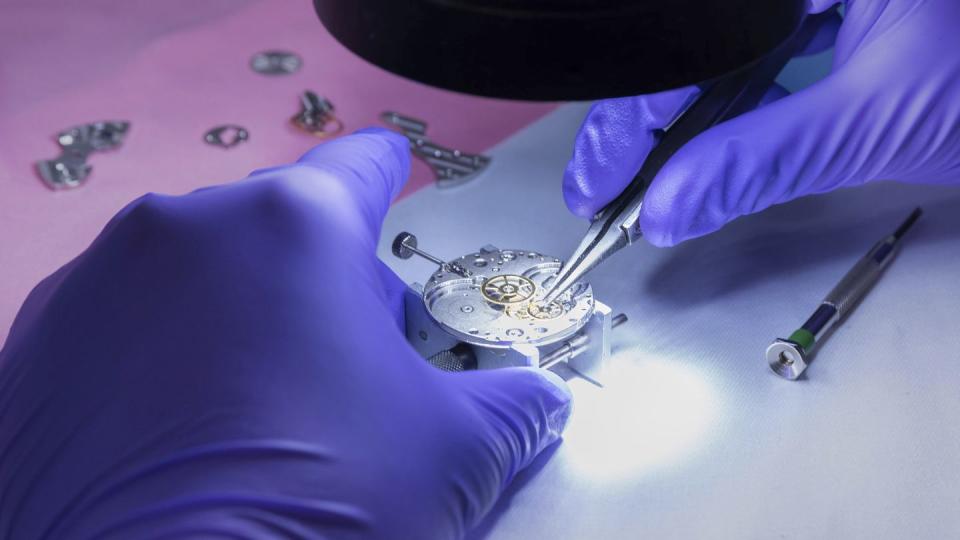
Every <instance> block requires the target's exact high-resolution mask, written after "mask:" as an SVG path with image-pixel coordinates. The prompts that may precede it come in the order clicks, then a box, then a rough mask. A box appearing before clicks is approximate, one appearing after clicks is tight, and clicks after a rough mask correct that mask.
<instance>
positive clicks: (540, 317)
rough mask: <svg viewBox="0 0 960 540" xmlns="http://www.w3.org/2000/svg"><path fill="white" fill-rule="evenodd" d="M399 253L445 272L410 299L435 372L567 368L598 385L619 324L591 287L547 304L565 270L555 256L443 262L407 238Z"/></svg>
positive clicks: (414, 335) (484, 251) (398, 242)
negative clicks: (550, 286)
mask: <svg viewBox="0 0 960 540" xmlns="http://www.w3.org/2000/svg"><path fill="white" fill-rule="evenodd" d="M392 251H393V253H394V255H396V256H397V257H399V258H402V259H408V258H410V257H412V256H413V255H419V256H421V257H423V258H425V259H427V260H429V261H431V262H433V263H434V264H436V265H437V266H438V268H437V270H436V271H435V272H433V274H431V275H430V277H429V278H428V280H427V281H426V285H420V284H419V283H414V284H413V285H411V286H410V287H409V288H408V290H407V293H406V296H405V298H404V300H405V312H406V319H405V320H406V325H407V329H406V330H407V338H408V340H409V341H410V342H411V343H412V344H413V346H414V348H415V349H417V351H418V352H419V353H420V354H421V355H422V356H423V357H424V358H426V359H428V360H429V361H430V362H431V363H432V364H434V365H435V366H437V367H439V368H441V369H445V370H448V371H460V370H463V369H489V368H496V367H507V366H541V367H544V368H549V367H552V366H554V365H556V364H558V363H561V362H565V363H566V364H567V365H568V366H569V367H570V368H571V369H573V370H574V371H576V372H577V373H579V374H582V375H584V376H585V377H587V378H589V379H591V380H596V379H597V378H598V376H599V372H600V369H601V367H602V364H603V362H604V361H605V360H606V358H607V357H608V356H609V352H610V344H609V333H610V330H611V329H612V326H611V325H612V322H613V319H614V318H613V317H612V316H611V311H610V308H608V307H607V306H605V305H604V304H602V303H601V302H598V301H596V300H595V299H594V297H593V290H592V288H591V287H590V285H589V284H586V283H581V284H578V285H577V286H575V287H571V288H570V289H568V291H566V292H565V293H564V294H563V295H561V296H560V297H559V298H558V299H556V300H555V301H554V302H551V303H549V304H544V303H542V299H543V296H544V294H545V293H546V290H547V286H546V285H545V283H547V284H548V283H549V281H550V280H551V279H552V278H553V277H554V276H555V275H556V273H557V271H558V270H559V269H560V261H559V260H558V259H556V258H555V257H551V256H548V255H544V254H541V253H537V252H535V251H526V250H511V249H498V248H496V247H493V246H485V247H483V248H481V249H480V250H479V251H476V252H472V253H468V254H466V255H463V256H462V257H458V258H456V259H453V260H451V261H444V260H443V259H441V258H439V257H436V256H434V255H431V254H429V253H426V252H424V251H423V250H421V249H420V248H419V247H418V246H417V240H416V237H415V236H414V235H412V234H410V233H406V232H404V233H400V234H399V235H398V236H397V237H396V239H395V240H394V242H393V246H392ZM621 319H622V320H621ZM623 320H626V317H625V316H622V317H621V318H620V319H618V321H620V322H622V321H623Z"/></svg>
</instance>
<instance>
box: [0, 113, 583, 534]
mask: <svg viewBox="0 0 960 540" xmlns="http://www.w3.org/2000/svg"><path fill="white" fill-rule="evenodd" d="M409 159H410V158H409V151H408V146H407V141H406V139H404V138H403V137H401V136H399V135H396V134H391V133H389V132H385V131H383V130H366V131H363V132H360V133H358V134H355V135H352V136H349V137H345V138H342V139H340V140H337V141H334V142H330V143H327V144H324V145H321V146H318V147H317V148H315V149H313V150H312V151H311V152H309V153H308V154H306V155H305V156H304V157H303V158H301V159H300V161H299V162H297V163H296V164H293V165H287V166H282V167H277V168H273V169H267V170H262V171H258V172H255V173H253V174H252V175H251V176H250V177H249V178H248V179H246V180H243V181H240V182H237V183H234V184H230V185H224V186H219V187H212V188H207V189H203V190H199V191H197V192H194V193H192V194H189V195H185V196H179V197H172V196H161V195H147V196H145V197H143V198H141V199H139V200H137V201H134V202H133V203H132V204H130V205H129V206H127V207H126V208H125V209H123V210H122V211H121V212H120V213H119V214H118V215H117V216H116V217H115V218H114V219H113V220H112V221H111V222H110V223H109V224H108V225H107V227H106V228H105V229H104V231H103V232H102V233H101V234H100V236H99V237H98V238H97V239H96V240H95V241H94V242H93V244H92V245H91V246H90V248H89V249H87V250H86V251H85V252H84V253H83V254H81V255H80V256H79V257H77V258H76V259H75V260H73V261H72V262H70V263H69V264H67V265H66V266H65V267H63V268H62V269H60V270H59V271H58V272H56V273H55V274H53V275H52V276H50V277H49V278H47V279H46V280H45V281H43V282H42V283H41V284H40V285H39V286H38V287H37V288H36V289H35V290H34V291H33V292H32V293H31V294H30V296H29V298H28V299H27V301H26V303H25V304H24V307H23V308H22V310H21V312H20V314H19V316H18V318H17V320H16V322H15V324H14V326H13V329H12V331H11V334H10V337H9V339H8V341H7V343H6V345H5V347H4V349H3V350H2V352H0V363H2V364H3V368H2V372H0V536H2V537H3V538H7V539H10V540H16V539H28V538H29V539H37V538H57V539H72V538H105V539H109V538H194V537H204V538H208V537H218V538H219V537H224V538H226V537H230V538H258V539H259V538H272V537H277V538H361V537H362V538H372V537H375V538H403V539H411V538H416V539H421V538H422V539H427V538H454V537H458V536H461V535H462V534H463V533H464V530H465V529H466V528H468V527H470V526H471V525H473V524H475V523H476V522H477V521H478V520H479V519H480V518H481V517H482V516H483V515H484V514H485V513H486V512H487V511H488V510H489V509H490V508H491V506H492V505H493V503H494V501H495V500H496V499H497V497H498V496H499V494H500V493H501V491H502V490H503V488H504V486H506V485H507V484H508V483H509V482H510V481H511V479H512V478H513V477H514V475H515V474H516V473H517V472H518V471H519V470H520V469H522V468H523V467H525V466H526V465H527V464H528V463H530V461H531V460H532V459H533V458H534V457H535V456H536V455H537V453H538V452H540V451H541V450H542V449H543V448H544V447H546V446H547V445H550V444H551V443H553V442H555V441H556V440H557V439H558V437H559V434H560V431H561V430H562V428H563V426H564V423H565V422H566V420H567V417H568V415H569V412H570V395H569V393H568V391H567V390H566V387H565V386H564V384H563V382H562V381H560V380H559V378H557V377H556V376H554V375H553V374H547V373H545V372H541V371H539V370H533V369H507V370H498V371H484V372H472V373H459V374H450V373H444V372H441V371H438V370H436V369H435V368H433V367H432V366H430V365H429V364H427V363H426V362H425V361H424V360H423V359H422V358H420V357H419V356H417V354H416V353H415V352H414V351H413V349H412V348H411V347H410V346H409V345H408V344H407V342H406V341H405V339H404V335H403V333H402V331H401V325H402V315H401V313H402V311H401V305H400V302H401V296H400V295H401V293H402V291H403V287H404V285H403V283H401V282H400V281H399V279H398V278H397V277H396V275H394V274H393V273H392V272H390V271H389V270H388V269H387V268H386V267H385V266H384V265H383V264H382V263H381V262H380V261H379V260H378V259H377V258H376V255H375V252H374V250H375V247H376V244H377V237H378V235H379V232H380V226H381V222H382V220H383V216H384V214H385V213H386V211H387V207H388V206H389V203H390V200H391V198H392V197H393V196H394V195H396V194H397V192H398V191H399V190H400V187H401V185H402V184H403V182H404V180H405V176H406V174H407V171H408V169H409Z"/></svg>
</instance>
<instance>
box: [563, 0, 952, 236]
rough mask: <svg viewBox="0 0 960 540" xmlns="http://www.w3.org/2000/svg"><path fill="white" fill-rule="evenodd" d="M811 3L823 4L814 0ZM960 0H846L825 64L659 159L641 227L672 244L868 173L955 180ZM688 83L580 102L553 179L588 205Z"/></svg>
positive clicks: (621, 172) (621, 177) (638, 151)
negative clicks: (830, 60)
mask: <svg viewBox="0 0 960 540" xmlns="http://www.w3.org/2000/svg"><path fill="white" fill-rule="evenodd" d="M811 4H812V5H811V11H823V10H824V9H826V8H827V7H830V5H831V4H833V2H831V1H830V0H812V1H811ZM958 28H960V2H957V1H956V0H921V1H917V0H888V1H884V2H870V1H866V0H859V1H855V2H853V1H851V2H847V5H846V17H845V19H844V20H843V23H842V25H841V26H840V29H839V34H838V36H837V38H836V50H835V56H834V68H833V73H832V74H831V75H830V76H828V77H827V78H826V79H824V80H822V81H820V82H819V83H817V84H815V85H813V86H811V87H810V88H807V89H805V90H803V91H800V92H798V93H796V94H794V95H791V96H788V97H784V98H783V99H779V100H775V99H774V98H776V97H779V96H778V94H779V93H778V92H776V91H775V92H774V93H773V94H771V96H770V97H771V99H770V100H768V101H772V102H771V103H768V104H766V105H765V106H762V107H761V108H759V109H758V110H756V111H752V112H749V113H747V114H744V115H742V116H740V117H738V118H735V119H733V120H731V121H729V122H726V123H723V124H720V125H718V126H716V127H714V128H713V129H710V130H708V131H706V132H704V133H703V134H701V135H700V136H698V137H696V138H695V139H693V140H692V141H690V142H689V143H688V144H687V145H686V146H684V147H683V148H682V149H680V151H679V152H677V153H676V154H675V155H674V156H673V158H672V159H670V160H669V162H667V164H666V165H665V166H664V167H663V168H662V169H661V170H660V173H659V174H658V175H657V177H656V179H655V180H654V181H653V183H652V184H651V186H650V189H649V191H648V192H647V194H646V197H645V199H644V204H643V209H642V212H641V227H642V229H643V231H644V234H645V235H646V237H647V239H648V240H649V241H650V242H652V243H653V244H656V245H660V246H669V245H673V244H676V243H679V242H682V241H683V240H686V239H688V238H693V237H696V236H701V235H704V234H707V233H710V232H713V231H715V230H717V229H719V228H720V227H722V226H723V225H724V224H726V223H727V222H728V221H731V220H733V219H735V218H737V217H738V216H741V215H744V214H749V213H753V212H758V211H760V210H763V209H764V208H767V207H769V206H771V205H774V204H777V203H782V202H785V201H789V200H791V199H794V198H797V197H800V196H803V195H807V194H812V193H822V192H825V191H830V190H833V189H836V188H838V187H842V186H852V185H857V184H862V183H864V182H867V181H870V180H875V179H896V180H902V181H906V182H938V183H939V182H957V181H960V97H958V96H960V54H956V51H958V50H960V32H958V31H957V29H958ZM695 92H696V90H694V89H683V90H676V91H672V92H666V93H662V94H655V95H650V96H640V97H635V98H625V99H616V100H609V101H603V102H600V103H597V104H596V105H594V107H593V109H591V111H590V113H589V115H588V116H587V119H586V121H585V122H584V124H583V127H582V128H581V130H580V133H579V135H578V137H577V141H576V145H575V149H574V153H573V158H572V160H571V161H570V164H569V165H568V167H567V171H566V175H565V178H564V196H565V198H566V201H567V205H568V206H569V207H570V209H571V210H572V211H573V212H574V213H575V214H577V215H579V216H583V217H590V216H592V215H593V214H594V213H596V212H597V211H598V210H599V209H600V208H602V207H603V206H604V205H606V204H607V203H608V202H610V201H611V200H612V199H613V198H614V197H616V195H617V194H619V193H620V191H622V190H623V188H624V187H625V186H626V185H627V183H629V182H630V180H631V179H632V178H633V175H634V174H635V173H636V172H637V170H638V169H639V167H640V164H641V163H642V162H643V160H644V159H645V158H646V156H647V153H648V152H649V151H650V149H651V148H652V147H653V146H654V144H656V135H655V134H656V130H657V129H661V128H664V127H665V126H666V125H668V123H669V122H670V120H671V119H672V118H673V117H674V115H675V114H676V113H677V112H678V110H679V109H680V107H681V106H682V105H683V103H685V102H686V99H687V98H688V97H689V96H690V95H691V94H692V93H695Z"/></svg>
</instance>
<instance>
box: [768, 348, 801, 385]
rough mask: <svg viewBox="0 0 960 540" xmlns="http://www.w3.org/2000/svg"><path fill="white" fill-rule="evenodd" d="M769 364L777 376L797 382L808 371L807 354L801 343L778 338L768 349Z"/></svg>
mask: <svg viewBox="0 0 960 540" xmlns="http://www.w3.org/2000/svg"><path fill="white" fill-rule="evenodd" d="M767 363H769V364H770V369H772V370H773V371H774V372H776V374H777V375H780V376H781V377H783V378H785V379H790V380H791V381H795V380H797V378H799V377H800V375H801V374H802V373H803V372H804V370H806V369H807V353H806V351H805V350H804V348H803V347H801V346H800V344H799V343H796V342H793V341H790V340H789V339H780V338H778V339H777V340H776V341H774V342H773V343H771V344H770V346H769V347H767Z"/></svg>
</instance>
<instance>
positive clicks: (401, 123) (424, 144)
mask: <svg viewBox="0 0 960 540" xmlns="http://www.w3.org/2000/svg"><path fill="white" fill-rule="evenodd" d="M380 119H381V120H383V121H384V122H385V123H387V124H389V125H391V126H395V127H397V128H399V129H400V131H401V133H403V134H404V135H406V137H407V139H408V140H409V141H410V148H411V150H412V151H413V154H414V155H415V156H417V157H419V158H420V159H422V160H424V161H425V162H427V165H429V166H430V168H431V169H433V174H434V176H435V177H436V179H437V187H441V188H447V187H453V186H458V185H460V184H464V183H466V182H468V181H470V180H471V179H473V178H475V177H476V176H477V175H479V174H480V173H481V172H483V170H484V169H486V168H487V166H488V165H490V161H491V158H489V157H487V156H484V155H480V154H468V153H466V152H461V151H460V150H456V149H453V148H447V147H445V146H441V145H439V144H437V143H435V142H433V141H431V140H430V139H428V138H427V136H426V134H427V123H426V122H424V121H423V120H417V119H416V118H411V117H409V116H404V115H402V114H400V113H395V112H391V111H386V112H384V113H383V114H381V115H380Z"/></svg>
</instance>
